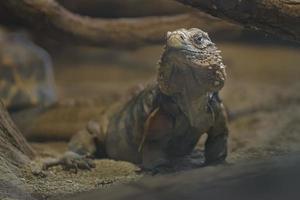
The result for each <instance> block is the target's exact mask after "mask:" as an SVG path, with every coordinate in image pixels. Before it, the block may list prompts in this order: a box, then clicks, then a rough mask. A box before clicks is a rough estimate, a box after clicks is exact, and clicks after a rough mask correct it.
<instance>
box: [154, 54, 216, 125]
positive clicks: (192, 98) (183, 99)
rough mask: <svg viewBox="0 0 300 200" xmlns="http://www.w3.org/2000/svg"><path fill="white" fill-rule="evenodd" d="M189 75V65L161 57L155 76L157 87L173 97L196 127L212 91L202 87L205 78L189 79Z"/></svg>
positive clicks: (206, 108) (190, 73)
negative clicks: (180, 64) (179, 64)
mask: <svg viewBox="0 0 300 200" xmlns="http://www.w3.org/2000/svg"><path fill="white" fill-rule="evenodd" d="M174 61H175V62H174ZM191 77H193V71H191V70H189V67H187V66H178V64H177V63H176V60H174V59H171V58H170V59H169V58H166V57H162V59H161V62H160V67H159V72H158V77H157V79H158V86H159V89H160V91H161V92H162V93H163V94H165V95H167V96H169V97H171V98H172V99H173V101H174V102H175V103H176V104H177V105H178V106H179V108H180V110H181V111H182V112H183V113H184V114H185V115H186V116H187V117H188V119H189V121H190V123H191V125H192V126H194V127H196V128H197V127H198V126H199V124H201V123H200V120H202V119H203V113H206V112H207V110H208V102H209V99H210V96H211V94H212V92H211V91H209V90H207V89H206V88H205V87H203V85H202V81H205V80H199V81H198V80H195V79H193V80H191Z"/></svg>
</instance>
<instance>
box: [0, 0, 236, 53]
mask: <svg viewBox="0 0 300 200" xmlns="http://www.w3.org/2000/svg"><path fill="white" fill-rule="evenodd" d="M1 4H2V5H4V6H5V7H6V8H7V9H9V10H10V11H12V12H13V13H14V14H15V15H17V16H19V18H20V20H22V21H24V22H26V23H27V24H28V25H30V26H31V27H33V28H35V29H36V30H37V29H38V30H39V31H41V32H42V33H43V34H48V35H49V34H50V35H53V36H55V38H56V39H59V40H61V41H71V42H72V43H75V44H76V43H80V44H85V45H99V46H102V47H119V48H120V47H125V48H134V47H139V46H143V45H146V44H156V43H162V42H163V40H164V37H165V33H166V32H167V31H170V30H174V29H177V28H183V27H185V28H190V27H200V28H202V27H206V29H205V30H206V31H208V32H215V31H220V32H221V31H224V29H228V30H229V29H230V28H231V27H230V26H228V25H226V24H224V23H223V22H222V21H220V20H216V19H212V18H208V17H205V16H204V15H201V14H181V15H176V16H164V17H139V18H118V19H103V18H90V17H86V16H80V15H77V14H74V13H72V12H70V11H68V10H66V9H65V8H63V7H62V6H60V5H59V4H58V3H57V2H55V1H54V0H9V1H1V2H0V5H1Z"/></svg>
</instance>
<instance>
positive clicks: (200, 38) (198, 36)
mask: <svg viewBox="0 0 300 200" xmlns="http://www.w3.org/2000/svg"><path fill="white" fill-rule="evenodd" d="M193 39H194V42H195V43H196V44H201V43H202V42H203V40H204V38H203V37H202V36H201V35H195V36H194V37H193Z"/></svg>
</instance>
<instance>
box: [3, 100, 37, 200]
mask: <svg viewBox="0 0 300 200" xmlns="http://www.w3.org/2000/svg"><path fill="white" fill-rule="evenodd" d="M33 157H34V151H33V150H32V148H31V147H30V145H29V144H28V143H27V141H26V139H25V138H24V137H23V136H22V134H21V133H20V131H19V130H18V128H17V127H16V126H15V125H14V123H13V121H12V120H11V119H10V117H9V114H8V113H7V111H6V110H5V108H4V106H3V104H2V103H1V102H0V199H5V198H10V199H19V198H21V197H22V198H23V199H31V197H30V195H28V194H27V193H26V192H25V187H24V183H22V181H20V176H21V169H22V167H23V166H24V165H26V164H28V163H29V162H30V160H31V159H32V158H33Z"/></svg>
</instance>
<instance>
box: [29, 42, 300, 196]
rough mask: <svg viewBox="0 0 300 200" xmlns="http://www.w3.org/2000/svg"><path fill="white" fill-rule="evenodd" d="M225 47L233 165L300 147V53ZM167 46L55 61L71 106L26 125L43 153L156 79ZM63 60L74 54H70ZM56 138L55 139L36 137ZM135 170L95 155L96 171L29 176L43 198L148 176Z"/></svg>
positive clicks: (88, 52) (54, 150) (90, 52)
mask: <svg viewBox="0 0 300 200" xmlns="http://www.w3.org/2000/svg"><path fill="white" fill-rule="evenodd" d="M219 47H220V49H221V50H222V51H223V57H224V62H225V64H227V66H228V68H227V72H228V81H227V84H226V87H225V88H224V89H223V91H222V92H221V96H222V98H223V100H224V102H225V104H226V106H227V108H228V110H229V113H231V115H232V117H233V119H232V120H231V121H230V124H229V126H230V140H229V149H230V150H229V152H230V153H229V157H228V162H230V163H233V164H234V163H240V162H246V161H248V160H257V159H258V160H261V159H268V158H270V157H273V156H277V155H281V154H286V153H289V152H295V151H299V150H300V93H299V91H300V83H299V78H300V66H299V65H300V56H299V55H300V54H299V53H300V50H299V49H296V48H287V47H284V46H264V47H262V46H255V45H245V44H243V45H241V44H226V43H225V44H220V45H219ZM161 51H162V48H161V47H151V48H146V49H142V50H138V51H133V52H114V51H102V50H100V52H99V51H98V50H94V49H85V50H84V51H83V54H81V56H82V57H88V58H87V59H88V62H87V61H86V60H81V61H78V60H76V58H74V60H73V62H65V61H64V62H62V60H60V59H58V58H56V61H55V66H56V68H55V75H56V81H57V86H58V91H59V94H60V97H61V101H62V102H64V103H62V104H61V105H60V106H58V107H56V108H53V109H52V110H49V111H48V112H46V113H44V114H42V115H41V116H40V117H39V118H38V119H36V120H35V121H33V122H32V123H31V126H30V127H27V128H26V132H27V137H28V138H30V139H31V140H32V141H34V142H32V144H33V146H34V147H35V148H36V149H37V151H38V152H39V153H40V155H41V157H42V158H46V157H55V156H57V155H58V154H59V153H61V152H63V151H64V150H65V148H66V143H65V142H64V141H61V142H57V140H58V139H64V140H67V139H68V138H69V137H70V136H71V135H72V134H74V133H75V132H76V130H79V129H80V128H82V127H83V126H84V124H85V123H86V121H88V120H89V119H91V118H94V117H97V115H99V114H101V112H102V109H103V107H105V106H107V105H109V104H110V103H111V102H112V101H118V100H119V99H120V98H121V97H122V95H124V94H126V93H127V92H128V91H130V90H131V88H132V87H135V86H136V85H138V84H141V83H142V84H146V83H147V82H148V81H151V80H153V79H154V77H155V72H156V68H155V66H156V62H157V60H158V59H159V55H160V52H161ZM70 55H74V52H72V54H70ZM99 57H100V58H99ZM99 59H101V62H99ZM64 60H72V57H71V56H70V57H68V54H66V56H65V57H64ZM75 63H76V64H75ZM120 63H121V64H120ZM24 130H25V129H24ZM49 139H51V140H52V142H37V141H41V140H43V141H45V140H47V141H49ZM53 140H56V141H54V142H53ZM199 148H202V145H201V142H200V143H199ZM40 162H41V160H40V158H39V160H38V163H40ZM136 170H137V167H136V166H134V165H132V164H130V163H126V162H119V161H112V160H96V168H95V169H93V170H91V171H80V172H78V173H77V174H74V173H71V172H64V171H63V170H62V169H61V168H60V167H55V168H53V169H51V170H49V171H48V172H47V176H46V177H41V176H33V175H32V174H31V170H30V169H29V168H28V169H25V179H24V181H25V182H27V184H28V186H29V188H30V189H31V191H33V192H34V193H35V194H36V196H39V197H40V196H42V197H44V198H50V197H58V196H59V197H61V196H62V195H66V194H70V193H74V192H80V191H89V190H91V189H95V188H103V187H106V186H108V185H111V184H112V183H118V182H126V181H132V180H137V179H139V178H140V177H141V176H142V175H140V174H137V173H136Z"/></svg>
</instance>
